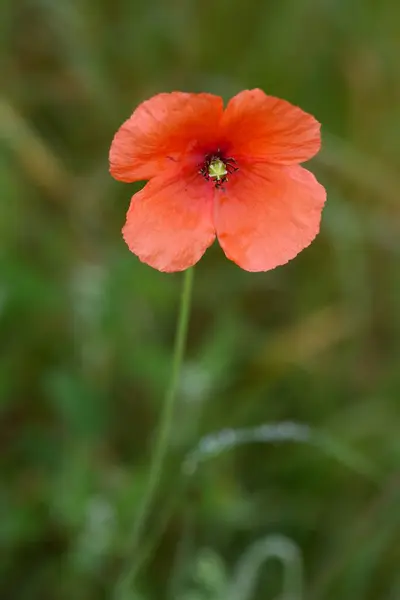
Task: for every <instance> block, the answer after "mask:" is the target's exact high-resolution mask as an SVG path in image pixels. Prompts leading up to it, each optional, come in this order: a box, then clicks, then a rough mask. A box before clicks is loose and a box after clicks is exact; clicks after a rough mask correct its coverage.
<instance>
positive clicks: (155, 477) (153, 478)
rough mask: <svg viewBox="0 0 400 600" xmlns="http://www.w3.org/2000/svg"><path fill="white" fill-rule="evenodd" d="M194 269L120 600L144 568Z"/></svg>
mask: <svg viewBox="0 0 400 600" xmlns="http://www.w3.org/2000/svg"><path fill="white" fill-rule="evenodd" d="M193 275H194V269H193V268H192V269H187V270H186V271H185V274H184V280H183V288H182V295H181V302H180V308H179V317H178V323H177V329H176V336H175V345H174V352H173V361H172V370H171V379H170V382H169V386H168V388H167V392H166V395H165V401H164V405H163V409H162V415H161V419H160V426H159V431H158V435H157V438H156V442H155V446H154V453H153V457H152V460H151V463H150V472H149V479H148V482H147V486H146V489H145V492H144V496H143V499H142V502H141V505H140V508H139V513H138V516H137V519H136V522H135V525H134V529H133V532H132V540H131V546H130V551H129V556H128V560H127V564H126V568H125V569H124V571H123V572H122V575H121V577H120V579H119V581H118V582H117V588H116V598H117V600H127V599H129V598H132V597H133V584H134V581H135V578H136V575H137V573H138V570H139V569H138V567H140V561H139V556H138V553H139V544H140V541H141V537H142V533H143V530H144V527H145V526H146V521H147V517H148V515H149V512H150V510H151V507H152V504H153V501H154V499H155V495H156V492H157V485H158V483H159V481H160V478H161V475H162V470H163V466H164V462H165V458H166V456H167V452H168V444H169V440H170V434H171V428H172V423H173V417H174V409H175V403H176V398H177V388H178V383H179V376H180V371H181V366H182V360H183V355H184V351H185V345H186V335H187V329H188V322H189V316H190V305H191V298H192V288H193Z"/></svg>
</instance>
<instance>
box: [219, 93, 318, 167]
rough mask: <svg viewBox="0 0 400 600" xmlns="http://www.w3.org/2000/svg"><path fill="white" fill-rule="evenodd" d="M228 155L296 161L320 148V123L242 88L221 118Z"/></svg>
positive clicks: (286, 162) (287, 105)
mask: <svg viewBox="0 0 400 600" xmlns="http://www.w3.org/2000/svg"><path fill="white" fill-rule="evenodd" d="M222 130H223V137H224V138H225V139H226V140H228V146H229V150H228V152H229V154H230V155H232V156H234V157H235V158H236V159H237V158H240V157H241V156H242V157H247V158H249V159H252V160H255V161H266V162H270V163H274V164H280V165H291V164H299V163H301V162H304V161H306V160H309V159H310V158H312V157H313V156H314V155H315V154H316V153H317V152H318V150H319V149H320V146H321V135H320V124H319V123H318V121H317V120H316V119H314V117H313V116H311V115H309V114H308V113H306V112H304V111H303V110H301V108H298V107H297V106H294V105H293V104H290V103H289V102H286V100H280V99H279V98H274V97H273V96H267V95H266V94H265V93H264V92H263V91H262V90H258V89H255V90H245V91H244V92H241V93H240V94H237V96H234V98H232V100H230V102H229V103H228V106H227V107H226V110H225V113H224V117H223V120H222Z"/></svg>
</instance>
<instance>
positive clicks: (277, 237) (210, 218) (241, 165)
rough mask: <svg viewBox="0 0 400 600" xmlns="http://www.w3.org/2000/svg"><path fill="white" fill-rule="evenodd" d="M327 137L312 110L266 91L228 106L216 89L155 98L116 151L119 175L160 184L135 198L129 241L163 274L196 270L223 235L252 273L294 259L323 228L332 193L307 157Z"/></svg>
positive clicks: (122, 134)
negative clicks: (309, 168) (308, 165)
mask: <svg viewBox="0 0 400 600" xmlns="http://www.w3.org/2000/svg"><path fill="white" fill-rule="evenodd" d="M320 143H321V140H320V125H319V123H318V122H317V121H316V120H315V119H314V118H313V117H312V116H311V115H309V114H307V113H305V112H303V111H302V110H301V109H300V108H297V107H296V106H293V105H291V104H289V102H286V101H285V100H279V99H278V98H273V97H271V96H267V95H266V94H264V92H262V91H261V90H257V89H256V90H251V91H249V90H247V91H243V92H241V93H240V94H238V95H237V96H235V97H234V98H232V99H231V100H230V102H229V103H228V105H227V107H226V109H225V110H224V107H223V103H222V99H221V98H220V97H218V96H213V95H211V94H186V93H182V92H173V93H171V94H158V95H157V96H154V97H153V98H151V99H150V100H147V101H146V102H143V103H142V104H140V105H139V107H138V108H137V109H136V110H135V111H134V113H133V114H132V116H131V117H130V118H129V119H128V120H127V121H126V122H125V123H124V124H123V125H122V126H121V128H120V129H119V131H118V132H117V134H116V135H115V137H114V140H113V142H112V145H111V150H110V172H111V174H112V175H113V176H114V177H115V178H116V179H119V180H120V181H125V182H133V181H138V180H142V179H149V180H150V181H149V182H148V183H147V184H146V185H145V187H144V188H143V189H142V190H141V191H140V192H138V193H137V194H135V195H134V196H133V198H132V201H131V205H130V208H129V211H128V214H127V219H126V223H125V226H124V228H123V236H124V239H125V241H126V243H127V244H128V246H129V248H130V250H131V251H132V252H133V253H134V254H136V255H137V256H138V257H139V258H140V260H142V261H143V262H145V263H147V264H149V265H151V266H152V267H154V268H156V269H159V270H160V271H170V272H171V271H182V270H183V269H187V268H188V267H191V266H192V265H194V264H195V263H196V262H197V261H198V260H199V259H200V258H201V256H202V255H203V254H204V252H205V251H206V249H207V248H208V247H209V246H210V245H211V244H212V243H213V241H214V239H215V237H217V238H218V240H219V243H220V245H221V246H222V249H223V251H224V252H225V254H226V256H227V257H228V258H229V259H231V260H233V261H234V262H235V263H236V264H238V265H239V266H240V267H242V268H243V269H246V270H247V271H267V270H269V269H273V268H274V267H276V266H278V265H281V264H284V263H286V262H287V261H288V260H290V259H291V258H293V257H294V256H296V254H298V252H300V251H301V250H303V248H305V247H306V246H308V245H309V244H310V243H311V242H312V240H313V239H314V237H315V236H316V235H317V233H318V231H319V225H320V220H321V211H322V208H323V205H324V202H325V197H326V193H325V189H324V188H323V187H322V186H321V185H320V184H319V183H318V182H317V180H316V179H315V177H314V175H312V174H311V173H310V172H309V171H307V170H306V169H303V168H302V167H300V166H299V163H301V162H304V161H306V160H308V159H310V158H311V157H312V156H314V155H315V154H316V153H317V152H318V150H319V148H320Z"/></svg>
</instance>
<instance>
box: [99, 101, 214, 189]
mask: <svg viewBox="0 0 400 600" xmlns="http://www.w3.org/2000/svg"><path fill="white" fill-rule="evenodd" d="M222 114H223V103H222V99H221V98H220V97H219V96H213V95H212V94H186V93H183V92H172V93H170V94H158V95H157V96H154V97H153V98H151V99H150V100H146V101H145V102H143V103H142V104H140V105H139V106H138V107H137V109H136V110H135V111H134V113H133V114H132V115H131V117H130V118H129V119H128V120H127V121H125V123H124V124H123V125H122V126H121V127H120V129H119V130H118V131H117V133H116V135H115V137H114V139H113V142H112V144H111V149H110V172H111V174H112V175H113V177H115V179H119V180H120V181H125V182H132V181H139V180H141V179H150V178H151V177H154V176H156V175H157V174H160V172H161V171H162V170H163V169H166V168H167V169H168V167H169V166H170V165H171V162H178V161H180V160H181V159H182V158H185V157H186V155H187V154H188V153H189V152H192V151H194V150H195V148H199V149H200V150H201V149H202V148H203V146H204V147H207V146H208V145H209V144H210V142H212V141H213V140H214V139H215V132H216V131H217V130H218V127H219V124H220V120H221V117H222Z"/></svg>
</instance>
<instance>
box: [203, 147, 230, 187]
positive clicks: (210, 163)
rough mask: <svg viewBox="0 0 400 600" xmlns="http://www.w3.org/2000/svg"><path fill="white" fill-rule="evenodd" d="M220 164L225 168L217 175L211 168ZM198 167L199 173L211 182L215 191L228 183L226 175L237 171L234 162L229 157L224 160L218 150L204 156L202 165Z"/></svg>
mask: <svg viewBox="0 0 400 600" xmlns="http://www.w3.org/2000/svg"><path fill="white" fill-rule="evenodd" d="M221 163H223V166H224V167H225V169H224V171H225V172H224V173H223V174H221V175H219V174H217V172H216V170H215V169H213V167H214V166H215V165H219V164H221ZM199 166H200V167H201V168H200V169H199V173H200V174H201V175H203V177H204V179H206V180H207V181H212V182H213V183H214V185H215V187H216V188H217V189H220V188H222V186H223V184H224V183H226V182H227V181H228V175H232V173H235V171H238V170H239V167H238V166H237V163H236V160H235V159H234V158H233V157H231V156H230V157H227V158H225V157H224V155H223V153H221V151H220V150H219V149H218V150H217V152H215V153H212V154H206V156H205V158H204V163H203V164H202V165H199Z"/></svg>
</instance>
